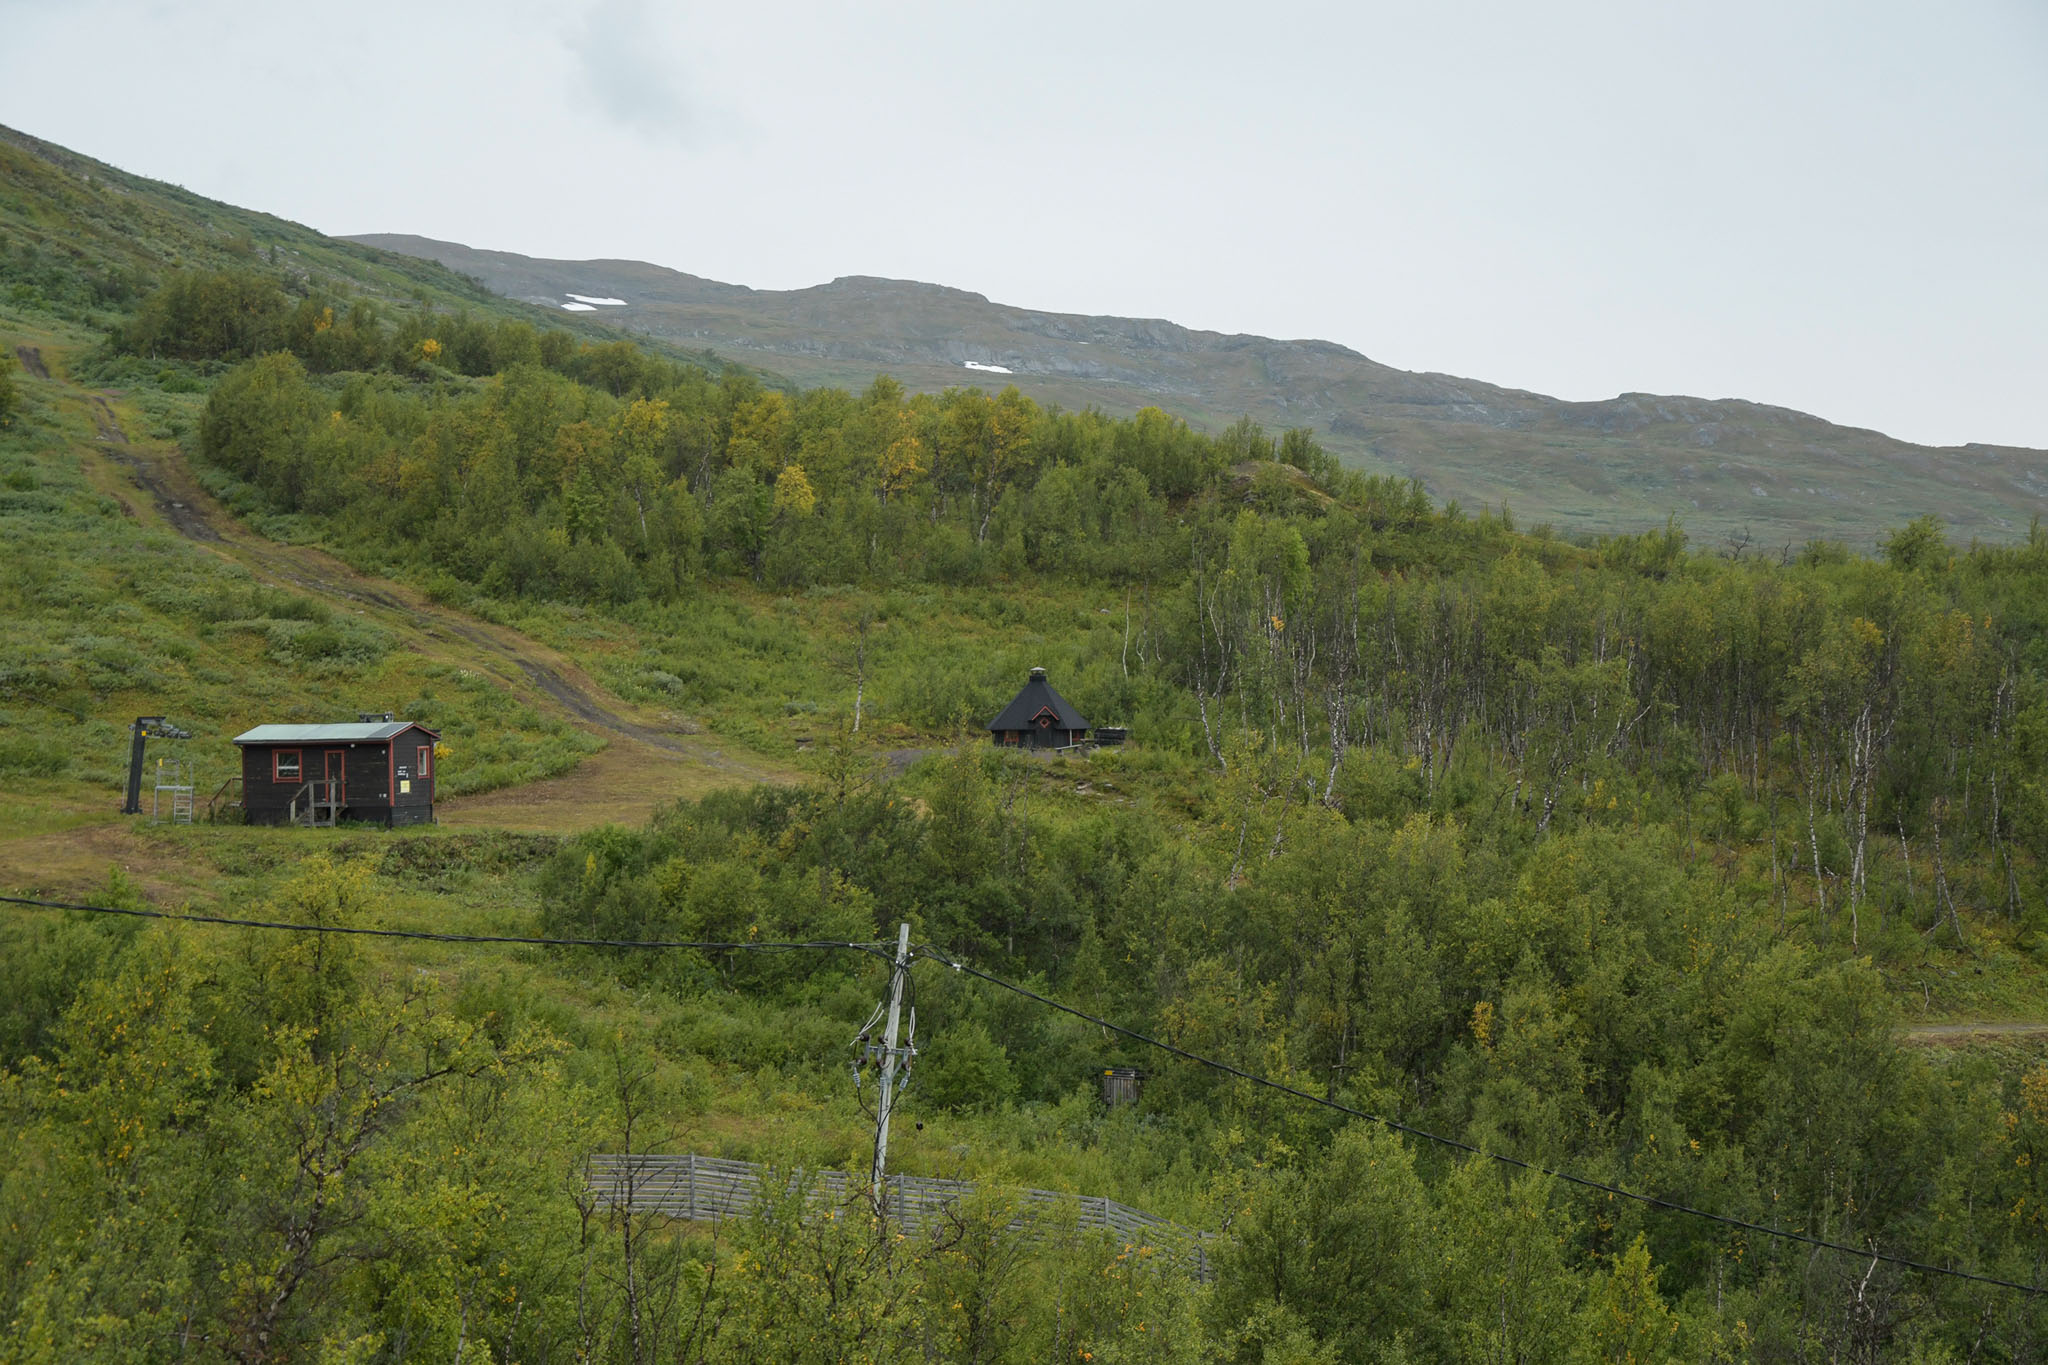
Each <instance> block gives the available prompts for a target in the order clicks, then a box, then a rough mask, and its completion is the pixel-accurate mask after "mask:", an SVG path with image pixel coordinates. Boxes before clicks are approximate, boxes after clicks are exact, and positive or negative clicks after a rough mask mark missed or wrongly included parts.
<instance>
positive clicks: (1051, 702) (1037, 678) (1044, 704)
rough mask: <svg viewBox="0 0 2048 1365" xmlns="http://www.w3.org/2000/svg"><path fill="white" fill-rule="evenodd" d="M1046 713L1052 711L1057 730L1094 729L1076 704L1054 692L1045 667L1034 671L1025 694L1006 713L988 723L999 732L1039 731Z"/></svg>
mask: <svg viewBox="0 0 2048 1365" xmlns="http://www.w3.org/2000/svg"><path fill="white" fill-rule="evenodd" d="M1044 711H1050V712H1052V714H1053V718H1054V719H1053V725H1052V728H1053V729H1056V730H1087V729H1091V728H1093V727H1091V726H1090V725H1089V724H1088V718H1087V717H1086V716H1083V715H1082V714H1081V713H1080V712H1079V711H1078V710H1076V709H1075V708H1074V704H1073V703H1072V702H1070V701H1068V700H1067V699H1066V698H1065V697H1063V696H1061V695H1060V694H1059V693H1058V692H1056V691H1054V690H1053V685H1052V684H1051V683H1049V682H1047V681H1046V680H1045V670H1044V669H1042V668H1034V669H1032V670H1031V680H1030V681H1029V682H1027V683H1025V684H1024V687H1023V690H1022V691H1020V692H1018V693H1017V695H1016V696H1015V697H1013V698H1011V700H1010V704H1009V705H1008V706H1005V707H1004V708H1003V710H1002V714H1000V715H998V716H997V717H996V718H995V719H994V720H992V721H990V722H989V723H988V728H989V729H991V730H995V731H1003V730H1035V729H1037V728H1038V717H1039V714H1040V713H1041V712H1044Z"/></svg>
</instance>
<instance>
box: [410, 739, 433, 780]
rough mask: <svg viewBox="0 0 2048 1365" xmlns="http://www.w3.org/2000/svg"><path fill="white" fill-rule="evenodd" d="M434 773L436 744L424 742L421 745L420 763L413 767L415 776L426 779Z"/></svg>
mask: <svg viewBox="0 0 2048 1365" xmlns="http://www.w3.org/2000/svg"><path fill="white" fill-rule="evenodd" d="M433 775H434V746H433V745H431V744H422V745H420V747H419V765H418V766H417V767H416V768H414V769H413V776H414V777H416V778H419V779H420V780H422V781H424V780H425V779H427V778H430V777H432V776H433Z"/></svg>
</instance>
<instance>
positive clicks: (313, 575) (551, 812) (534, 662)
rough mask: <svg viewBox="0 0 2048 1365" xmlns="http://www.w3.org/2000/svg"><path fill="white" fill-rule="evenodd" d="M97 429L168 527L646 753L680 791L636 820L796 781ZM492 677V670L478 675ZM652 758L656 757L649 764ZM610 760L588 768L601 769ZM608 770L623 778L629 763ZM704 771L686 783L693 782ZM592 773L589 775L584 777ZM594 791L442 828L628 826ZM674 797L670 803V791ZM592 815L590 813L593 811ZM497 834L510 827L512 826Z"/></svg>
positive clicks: (105, 415) (100, 423)
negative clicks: (671, 724)
mask: <svg viewBox="0 0 2048 1365" xmlns="http://www.w3.org/2000/svg"><path fill="white" fill-rule="evenodd" d="M85 396H86V399H87V402H88V403H89V405H90V409H89V410H90V412H91V415H92V419H93V424H94V426H95V428H96V429H97V431H98V443H99V446H100V448H101V450H102V451H104V452H105V454H106V455H107V457H108V458H109V459H110V460H112V461H113V462H114V463H115V464H116V465H118V466H119V467H120V469H121V470H122V471H123V472H124V473H125V474H126V475H127V477H128V479H129V480H130V481H131V482H132V483H133V484H134V485H135V486H136V487H137V488H139V489H140V490H141V491H142V492H144V493H146V494H147V495H148V497H149V502H150V505H151V507H152V509H153V510H154V512H155V514H156V515H157V517H158V518H160V519H161V520H162V521H163V522H164V524H165V525H166V526H168V527H169V528H170V529H171V530H173V531H175V532H177V533H178V534H179V535H181V536H183V537H185V538H186V539H187V540H190V541H193V542H194V543H195V544H198V545H202V546H204V547H205V548H207V549H208V550H211V551H212V552H214V553H216V554H220V555H222V556H223V557H225V558H228V559H231V560H233V561H235V562H236V563H238V564H241V565H242V566H243V567H244V568H246V569H248V570H249V571H250V572H251V573H253V574H255V575H256V576H257V577H258V578H259V579H261V580H264V581H266V582H269V583H272V584H274V585H277V586H283V587H290V588H293V589H296V590H298V591H300V592H304V593H306V594H308V595H310V596H314V597H318V598H322V599H326V600H328V601H330V602H333V603H335V604H336V605H337V606H341V607H343V608H344V609H348V610H354V611H356V612H359V613H361V614H362V615H365V616H368V617H371V618H373V619H376V620H378V621H379V623H380V624H383V625H386V626H389V627H390V628H391V629H392V630H393V632H394V633H395V634H397V635H398V637H399V638H400V639H401V640H403V641H404V642H405V643H406V644H407V645H408V646H410V647H411V648H413V649H415V650H416V651H418V652H420V653H422V654H426V655H429V656H441V657H445V658H448V659H449V660H450V661H452V662H459V663H461V664H462V665H463V666H465V667H469V668H473V669H478V671H482V672H484V673H486V675H487V676H489V677H491V678H493V679H494V680H495V681H496V682H498V683H499V685H501V686H503V687H505V688H507V689H508V690H510V691H512V692H514V693H516V694H520V695H524V696H526V697H527V698H528V699H529V700H539V698H535V697H533V696H532V694H533V693H535V692H538V693H539V694H541V695H542V696H543V697H545V698H546V699H547V702H552V706H548V705H547V704H546V703H545V702H544V703H542V709H543V710H548V709H554V710H558V711H560V712H561V713H564V714H565V716H566V718H567V719H569V720H570V721H571V722H572V723H574V724H575V725H577V726H578V727H579V728H581V729H583V730H586V731H588V732H590V733H593V734H597V735H600V736H602V737H604V738H605V739H606V740H608V741H610V742H611V743H613V744H623V745H626V746H629V747H631V748H632V749H633V750H636V751H637V752H638V753H639V754H641V755H642V759H641V760H640V761H639V763H638V764H637V765H635V766H638V767H642V768H644V767H645V766H646V764H647V763H648V762H650V761H651V762H653V763H655V764H657V765H658V768H659V772H660V774H662V775H672V776H673V778H674V780H673V781H666V782H664V781H660V780H657V781H655V782H653V783H649V782H647V781H644V780H643V781H639V782H636V783H634V784H632V786H633V789H634V791H635V794H636V799H635V800H633V801H632V802H631V803H630V804H631V805H632V806H633V807H634V809H639V808H640V807H642V806H645V807H646V808H647V809H651V808H652V806H653V805H655V804H659V802H660V800H662V799H673V798H674V797H675V796H677V795H682V794H685V793H687V792H690V791H693V790H702V789H705V788H707V787H711V786H717V785H723V784H725V783H732V782H760V781H777V780H783V779H785V778H786V777H787V774H786V773H784V772H781V771H777V770H776V769H775V768H774V767H773V765H770V764H764V763H760V762H756V761H749V760H747V759H741V758H734V757H732V756H729V755H728V754H727V753H726V752H725V750H724V749H723V748H722V747H721V746H720V745H719V744H718V742H717V740H716V738H715V737H712V736H695V735H685V734H682V733H680V732H677V731H673V730H669V729H667V728H665V727H664V726H662V725H661V724H660V723H659V722H658V721H655V720H651V719H647V718H641V717H636V716H635V715H634V714H632V712H633V709H634V708H632V707H631V706H629V705H628V704H627V703H625V702H622V701H620V700H619V699H618V698H616V697H614V696H612V695H611V694H610V693H608V692H607V691H605V689H604V688H603V687H602V686H601V685H599V684H598V683H597V681H596V680H595V679H593V678H592V677H591V676H590V675H589V674H588V673H586V672H585V671H584V670H583V669H581V668H579V667H578V666H577V665H576V664H575V663H573V662H572V661H571V660H569V659H568V658H566V657H564V656H563V655H562V654H561V653H560V652H559V651H557V650H554V649H552V648H550V647H548V646H547V645H544V644H542V643H540V642H539V641H537V640H533V639H531V638H529V637H527V636H525V635H522V634H520V633H519V632H517V631H515V630H512V629H509V628H508V627H505V626H500V625H495V624H492V623H491V622H488V621H483V620H480V619H478V618H476V617H473V616H469V615H467V614H465V613H463V612H459V611H456V610H454V609H452V608H449V607H445V606H442V605H441V604H439V603H436V602H434V601H431V600H430V599H428V598H427V597H425V596H424V595H422V594H420V593H418V592H416V591H414V590H413V589H411V588H408V587H406V586H405V585H403V584H400V583H395V582H392V581H391V580H389V579H383V578H377V577H374V576H372V575H369V574H365V573H362V572H360V571H359V570H357V569H354V568H352V567H350V566H349V565H348V564H345V563H343V562H342V561H341V560H339V559H337V558H335V557H334V556H333V555H331V554H328V553H327V552H326V551H324V550H320V549H316V548H314V547H312V546H308V545H287V544H282V543H280V542H277V541H272V540H266V539H264V538H263V537H261V536H259V535H257V534H255V533H254V532H252V531H250V530H249V529H248V528H246V527H244V526H243V525H242V524H241V523H240V522H238V521H237V520H235V518H234V516H233V515H232V514H231V513H229V512H228V511H227V510H226V509H225V508H223V507H222V506H221V505H220V504H219V503H218V502H216V501H215V500H214V498H213V497H212V495H210V494H209V493H207V492H206V490H205V489H203V488H201V487H200V486H199V484H198V482H197V480H195V479H194V478H193V477H192V474H191V471H190V470H189V469H188V468H187V467H186V466H185V463H184V460H183V458H182V456H181V455H179V454H178V453H177V452H175V451H170V450H165V449H162V448H159V447H156V446H154V445H151V444H135V443H132V442H130V441H129V439H128V436H127V433H126V432H125V431H123V430H122V427H121V423H120V420H119V419H118V417H117V416H116V415H115V412H114V409H113V405H112V402H111V401H110V400H111V399H113V398H114V397H115V396H116V395H114V394H111V393H87V394H86V395H85ZM479 666H481V667H479ZM649 750H653V751H656V752H655V753H649V752H648V751H649ZM604 758H605V755H602V754H600V755H596V756H594V757H592V758H590V759H586V760H585V765H584V766H590V765H595V764H598V763H599V760H601V759H604ZM601 766H603V767H606V768H612V767H617V766H620V765H619V756H615V757H614V758H612V759H611V760H608V761H607V762H605V763H604V764H602V765H601ZM690 769H694V770H695V771H694V772H692V771H681V770H690ZM576 771H577V772H578V773H582V772H583V768H582V767H579V768H578V769H577V770H576ZM593 785H594V784H592V783H589V782H578V781H570V780H564V779H556V780H554V781H553V782H548V783H537V784H534V786H535V787H536V788H544V789H545V791H544V792H541V793H539V794H538V796H537V797H536V798H535V799H528V800H525V801H521V802H516V803H514V802H511V801H510V800H509V799H508V797H507V795H506V794H504V793H496V792H492V793H485V794H483V795H481V796H475V797H468V798H451V799H449V800H447V801H445V802H443V803H441V804H442V807H443V811H442V813H443V819H444V820H445V821H446V822H448V823H456V824H460V823H465V822H466V819H465V817H466V815H467V814H468V813H469V812H471V811H475V812H476V814H477V815H478V816H479V817H483V816H485V813H486V812H487V811H491V810H494V809H495V808H498V807H502V806H507V805H516V806H517V807H518V811H519V817H520V818H519V819H518V820H517V823H519V824H520V825H522V826H526V827H531V828H546V827H555V828H561V829H565V830H566V829H574V828H580V827H582V826H584V825H586V824H589V823H595V822H596V821H595V820H593V819H592V818H591V817H592V816H596V817H597V818H598V819H622V818H628V816H629V815H630V812H628V811H625V810H622V809H621V808H620V806H619V802H618V800H617V799H615V797H614V796H613V795H610V794H607V793H606V792H602V791H591V790H589V789H590V788H591V787H592V786H593ZM664 788H674V790H670V791H668V793H667V796H666V797H665V798H664V797H663V796H662V795H661V794H660V793H661V789H664ZM586 806H588V807H589V808H590V809H589V810H588V811H586V810H585V809H583V808H584V807H586ZM485 822H486V823H491V824H499V823H505V821H504V819H503V818H502V816H500V817H496V818H487V819H485Z"/></svg>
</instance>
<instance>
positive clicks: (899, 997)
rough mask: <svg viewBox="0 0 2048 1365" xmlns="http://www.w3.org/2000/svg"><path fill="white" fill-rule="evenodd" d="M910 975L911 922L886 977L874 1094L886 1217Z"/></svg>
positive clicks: (878, 1185) (877, 1176)
mask: <svg viewBox="0 0 2048 1365" xmlns="http://www.w3.org/2000/svg"><path fill="white" fill-rule="evenodd" d="M909 975H910V926H909V925H908V924H903V925H899V926H898V927H897V931H896V968H895V970H894V971H893V972H892V973H890V977H889V1028H888V1032H887V1033H885V1034H884V1035H883V1040H882V1089H881V1092H880V1093H879V1094H878V1095H876V1097H875V1170H874V1200H875V1214H876V1216H878V1217H887V1216H888V1212H889V1207H888V1206H889V1200H888V1194H887V1189H888V1187H887V1186H885V1185H884V1184H883V1183H882V1181H883V1179H884V1177H885V1176H886V1175H887V1171H888V1162H889V1111H890V1110H891V1109H893V1108H895V1104H896V1024H897V1021H898V1020H899V1019H900V1018H901V1017H902V1014H903V982H904V979H905V978H906V977H908V976H909Z"/></svg>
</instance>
